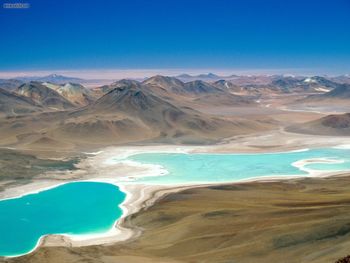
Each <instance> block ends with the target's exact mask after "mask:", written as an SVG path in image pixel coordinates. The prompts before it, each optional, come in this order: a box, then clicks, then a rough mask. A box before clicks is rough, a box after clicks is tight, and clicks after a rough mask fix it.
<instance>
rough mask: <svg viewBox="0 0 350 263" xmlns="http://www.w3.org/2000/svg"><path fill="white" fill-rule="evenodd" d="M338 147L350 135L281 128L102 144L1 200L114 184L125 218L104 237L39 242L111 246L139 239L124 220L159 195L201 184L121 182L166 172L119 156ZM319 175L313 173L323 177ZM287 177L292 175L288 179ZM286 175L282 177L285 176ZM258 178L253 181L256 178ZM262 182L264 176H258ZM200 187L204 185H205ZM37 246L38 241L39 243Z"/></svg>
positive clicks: (52, 237) (2, 195)
mask: <svg viewBox="0 0 350 263" xmlns="http://www.w3.org/2000/svg"><path fill="white" fill-rule="evenodd" d="M339 145H350V138H349V137H336V138H334V137H332V139H331V140H330V139H329V137H325V136H311V135H310V136H308V135H300V134H293V133H287V132H284V131H283V130H279V131H275V132H269V133H260V134H256V135H255V136H236V137H234V138H230V139H229V140H227V141H226V142H225V143H223V144H220V145H215V146H174V145H172V146H169V145H161V146H128V147H110V148H104V149H101V150H99V151H96V152H93V153H87V154H88V155H89V157H88V158H86V159H84V160H82V161H81V162H80V163H79V164H78V167H79V168H80V169H79V170H77V171H74V172H68V173H63V174H62V173H61V174H59V175H56V176H55V174H52V173H51V174H49V175H48V176H47V178H50V179H47V180H45V179H43V180H40V181H35V182H33V183H30V184H27V185H22V186H17V187H13V188H8V189H6V190H5V191H3V192H0V198H1V199H4V198H12V197H18V196H21V195H23V194H28V193H35V192H38V191H42V190H45V189H49V188H52V187H55V186H57V185H59V184H63V183H66V182H70V181H81V180H88V181H99V182H108V183H112V184H115V185H117V186H119V187H120V188H121V190H123V191H124V192H126V193H127V197H126V200H125V201H124V202H123V203H122V205H121V208H122V209H123V216H122V218H121V219H120V220H118V221H117V222H116V224H115V226H114V227H113V228H112V229H111V230H110V231H109V232H107V233H105V234H103V235H78V236H65V235H50V236H45V237H43V238H42V239H41V240H40V242H39V243H40V245H43V246H62V245H63V246H86V245H92V244H94V245H96V244H109V243H115V242H118V241H124V240H128V239H132V238H136V237H137V236H138V235H139V234H140V231H139V230H138V229H130V228H126V227H124V220H125V218H126V217H127V216H129V215H130V214H133V213H136V212H138V211H139V210H140V209H142V208H145V207H149V206H151V205H152V204H153V203H154V202H155V201H156V200H158V199H159V198H160V197H162V196H164V195H165V194H168V193H170V192H177V191H180V190H183V189H186V188H194V187H197V186H198V185H197V186H195V185H188V186H171V187H166V186H156V185H152V186H150V185H141V184H137V185H135V184H128V183H127V182H126V183H123V184H121V183H120V181H124V182H125V181H128V180H132V179H133V178H135V177H139V176H141V177H144V176H154V175H159V174H165V173H166V171H164V170H163V169H162V168H161V167H157V166H154V165H139V164H137V165H136V164H134V163H132V162H130V161H129V162H116V161H115V160H116V159H122V158H126V157H127V156H130V155H133V154H137V153H145V152H147V153H149V152H182V153H186V152H188V153H189V152H213V153H214V152H215V153H225V152H238V153H239V152H282V151H291V150H298V149H304V148H311V147H313V148H315V147H334V146H339ZM304 164H305V163H303V162H299V163H296V164H295V165H296V166H297V167H299V168H300V167H302V166H303V165H304ZM319 175H320V174H315V176H319ZM327 175H328V174H327ZM286 178H288V177H286ZM286 178H284V179H286ZM280 179H281V178H264V179H263V180H265V181H273V180H280ZM253 180H254V179H253ZM260 180H261V179H260ZM200 186H204V185H203V184H202V185H200ZM38 245H39V244H38Z"/></svg>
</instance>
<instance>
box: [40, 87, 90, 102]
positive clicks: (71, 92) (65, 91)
mask: <svg viewBox="0 0 350 263" xmlns="http://www.w3.org/2000/svg"><path fill="white" fill-rule="evenodd" d="M43 85H45V86H46V87H48V88H50V89H53V90H55V91H57V92H58V93H59V94H60V95H62V96H63V97H64V98H66V99H67V100H68V101H70V102H71V103H73V104H74V105H76V106H86V105H88V104H89V103H91V102H92V101H93V100H94V99H93V96H92V94H91V92H90V91H89V90H88V89H86V88H85V87H84V86H82V85H81V84H77V83H70V82H69V83H66V84H63V85H56V84H51V83H48V82H44V83H43Z"/></svg>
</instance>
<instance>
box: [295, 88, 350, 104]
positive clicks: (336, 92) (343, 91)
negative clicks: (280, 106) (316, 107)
mask: <svg viewBox="0 0 350 263" xmlns="http://www.w3.org/2000/svg"><path fill="white" fill-rule="evenodd" d="M349 99H350V84H339V85H338V87H336V88H335V89H333V90H331V91H329V92H326V93H323V94H317V95H310V96H308V97H306V98H305V99H302V100H301V101H300V102H303V103H308V102H311V103H319V102H321V103H322V102H327V101H328V102H332V103H334V102H335V101H339V102H348V101H349Z"/></svg>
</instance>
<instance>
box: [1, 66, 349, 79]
mask: <svg viewBox="0 0 350 263" xmlns="http://www.w3.org/2000/svg"><path fill="white" fill-rule="evenodd" d="M208 73H213V74H216V75H218V76H230V75H296V76H314V75H324V76H339V75H349V74H350V70H349V71H345V70H344V71H343V72H332V71H326V70H324V69H215V68H214V69H185V68H182V69H177V68H174V69H171V68H164V69H77V70H64V69H62V70H50V69H48V70H23V71H20V70H18V71H0V78H3V79H7V78H16V77H43V76H48V75H51V74H57V75H63V76H67V77H77V78H82V79H106V80H107V79H111V80H113V79H120V78H147V77H151V76H154V75H166V76H177V75H181V74H189V75H199V74H208Z"/></svg>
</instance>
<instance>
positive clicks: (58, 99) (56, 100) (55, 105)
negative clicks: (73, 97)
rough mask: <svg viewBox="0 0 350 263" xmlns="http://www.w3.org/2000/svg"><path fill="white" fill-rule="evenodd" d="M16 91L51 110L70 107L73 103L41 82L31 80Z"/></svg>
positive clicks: (72, 106)
mask: <svg viewBox="0 0 350 263" xmlns="http://www.w3.org/2000/svg"><path fill="white" fill-rule="evenodd" d="M16 92H17V93H18V94H20V95H22V96H25V97H28V98H30V99H31V100H33V101H35V102H36V103H37V104H39V105H42V106H43V107H47V108H50V109H53V110H64V109H72V108H74V107H75V105H74V104H73V103H71V102H70V101H68V100H67V99H66V98H64V97H63V96H61V95H60V94H59V93H58V92H56V91H55V90H53V89H51V88H48V87H47V86H45V85H43V83H41V82H37V81H31V82H29V83H26V84H23V85H21V86H19V87H18V88H17V90H16Z"/></svg>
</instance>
